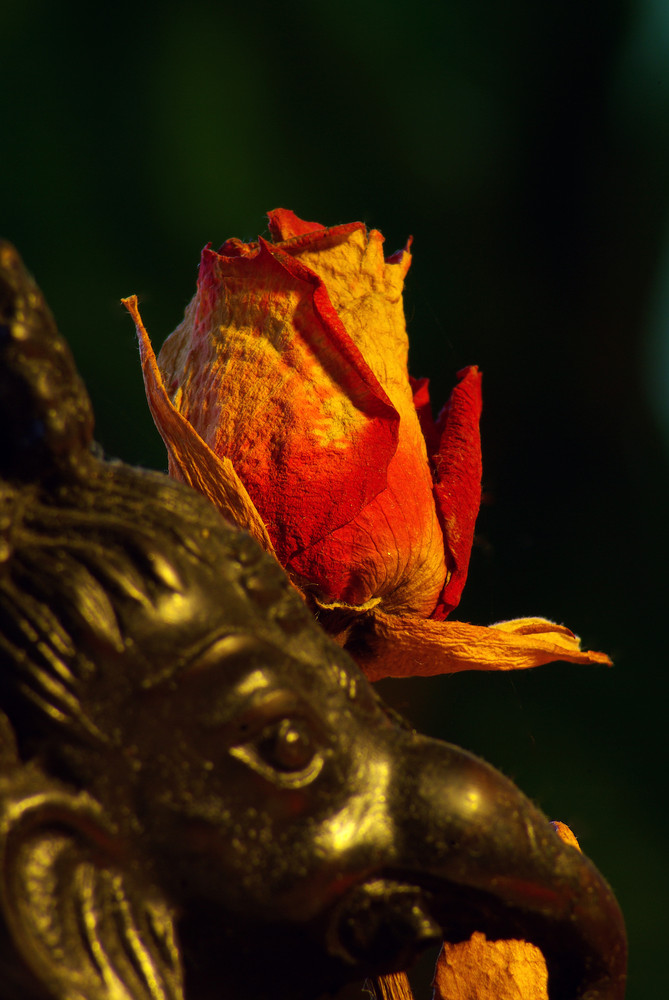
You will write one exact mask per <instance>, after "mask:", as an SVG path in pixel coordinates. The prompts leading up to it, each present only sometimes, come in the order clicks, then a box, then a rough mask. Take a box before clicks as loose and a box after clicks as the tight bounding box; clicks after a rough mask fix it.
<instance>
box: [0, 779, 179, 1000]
mask: <svg viewBox="0 0 669 1000" xmlns="http://www.w3.org/2000/svg"><path fill="white" fill-rule="evenodd" d="M3 772H4V773H3V774H2V777H1V778H0V910H1V912H2V917H3V918H4V924H5V927H6V930H7V933H8V935H9V938H10V939H11V942H12V945H13V948H14V951H15V953H16V955H17V958H19V959H20V964H21V965H22V967H23V968H24V972H23V973H21V974H16V975H17V979H16V983H17V986H16V989H15V991H13V992H12V991H11V988H10V992H9V993H5V992H3V997H7V998H8V1000H13V998H14V996H16V997H17V998H19V997H21V998H24V997H26V998H27V997H29V996H30V997H33V996H35V997H49V998H53V1000H84V998H85V1000H183V991H182V982H181V968H180V962H179V953H178V949H177V945H176V942H175V939H174V929H173V920H172V914H171V913H170V911H169V908H168V906H167V905H166V903H165V902H164V901H163V900H162V899H160V898H158V897H157V895H155V894H154V895H153V896H152V895H151V892H147V890H146V889H145V888H144V886H142V888H141V891H140V890H139V888H138V886H137V884H136V881H137V880H136V879H135V878H133V877H132V874H131V869H130V868H129V866H128V865H127V863H126V859H125V852H124V851H123V850H122V844H121V843H120V841H119V839H118V838H117V837H116V836H115V835H114V834H113V832H112V831H111V830H110V829H109V826H108V825H107V824H106V822H105V820H104V817H103V815H102V810H101V809H100V807H99V806H98V804H97V803H96V802H95V801H94V800H93V799H92V798H90V796H88V795H86V794H85V793H74V792H72V791H70V790H68V789H67V788H65V787H64V786H61V785H58V784H56V783H55V782H52V781H51V780H50V779H48V778H45V777H44V775H42V774H41V772H39V771H38V770H37V769H36V768H34V767H32V766H29V767H21V766H18V767H17V768H15V769H14V770H13V771H8V770H7V769H6V768H3ZM21 977H23V978H21ZM21 984H23V985H21ZM27 984H32V985H31V986H28V985H27Z"/></svg>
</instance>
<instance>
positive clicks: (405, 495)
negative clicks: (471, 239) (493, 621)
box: [158, 213, 447, 614]
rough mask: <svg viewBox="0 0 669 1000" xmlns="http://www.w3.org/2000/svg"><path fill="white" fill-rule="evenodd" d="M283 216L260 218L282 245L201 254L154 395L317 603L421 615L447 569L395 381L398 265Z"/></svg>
mask: <svg viewBox="0 0 669 1000" xmlns="http://www.w3.org/2000/svg"><path fill="white" fill-rule="evenodd" d="M272 215H276V213H272ZM291 216H292V213H284V218H282V219H276V218H274V219H272V216H270V219H271V223H272V225H273V229H274V231H275V232H277V234H278V235H285V234H286V233H288V234H290V238H288V239H285V240H283V241H282V242H281V243H279V244H276V245H272V244H269V243H267V242H265V241H263V240H260V241H259V243H258V244H243V243H240V242H239V241H236V240H229V241H228V242H227V243H226V244H224V245H223V247H222V248H221V251H220V252H219V253H215V252H214V251H212V250H211V249H209V248H207V249H205V251H204V252H203V255H202V261H201V265H200V274H199V279H198V290H197V294H196V296H195V298H194V300H193V302H192V303H191V305H190V306H189V307H188V310H187V312H186V316H185V318H184V321H183V323H182V324H181V326H180V327H179V328H178V329H177V330H176V331H175V332H174V333H173V334H172V335H171V337H169V338H168V340H167V341H166V343H165V345H164V347H163V349H162V351H161V352H160V355H159V358H158V362H159V366H160V370H161V373H162V376H163V380H164V383H165V385H166V388H167V391H168V393H169V395H170V398H171V401H172V403H173V405H174V406H175V407H176V409H177V410H179V412H180V413H181V414H182V415H183V417H185V419H186V420H187V421H188V422H189V423H190V424H191V425H192V427H193V428H194V429H195V430H196V431H197V433H198V434H199V435H200V436H201V437H202V439H203V440H204V441H205V442H206V444H207V445H208V446H209V447H210V448H211V450H212V451H213V452H214V453H215V454H216V455H219V456H226V457H227V458H228V459H229V460H230V461H231V463H232V465H233V467H234V469H235V470H236V472H237V474H238V475H239V477H240V479H241V480H242V481H243V483H244V485H245V487H246V489H247V490H248V493H249V496H250V497H251V499H252V501H253V503H254V505H255V507H256V508H257V510H258V511H259V513H260V516H261V517H262V519H263V521H264V522H265V524H266V526H267V530H268V532H269V535H270V537H271V539H272V542H273V544H274V547H275V550H276V553H277V556H278V558H279V560H280V562H281V563H282V564H283V565H284V566H285V567H286V568H287V569H288V571H289V572H290V573H291V575H292V576H293V577H294V578H297V580H298V581H304V582H305V583H306V584H309V585H310V586H311V587H312V589H313V588H314V587H315V594H316V597H317V599H318V600H320V601H321V602H322V603H323V604H325V605H328V604H339V603H341V604H346V605H355V606H366V605H369V603H370V602H378V601H381V602H382V604H383V606H384V607H385V608H386V609H387V610H392V609H393V608H395V607H399V608H401V609H402V610H405V611H417V612H419V613H421V614H430V613H431V611H432V610H433V609H434V608H435V606H436V604H437V601H438V599H439V596H440V593H441V591H442V589H443V585H444V580H445V579H446V576H447V568H446V563H445V553H444V541H443V535H442V531H441V527H440V524H439V519H438V516H437V511H436V508H435V503H434V497H433V492H432V475H431V472H430V466H429V462H428V457H427V450H426V446H425V441H424V438H423V434H422V431H421V428H420V423H419V421H418V417H417V414H416V410H415V408H414V405H413V395H412V391H411V387H410V385H409V380H408V374H407V354H408V342H407V336H406V330H405V325H404V313H403V306H402V286H403V280H404V276H405V274H406V271H407V269H408V266H409V263H410V257H409V254H408V252H405V253H402V254H400V255H395V257H394V258H393V259H392V261H391V262H387V261H385V259H384V257H383V251H382V237H381V235H380V234H379V233H377V232H375V231H371V232H369V233H368V232H367V231H366V229H365V227H364V226H363V225H362V224H360V223H354V224H351V225H347V226H339V227H334V228H332V229H323V228H320V229H316V230H313V231H311V232H306V233H305V232H299V231H298V232H295V230H296V229H299V228H300V227H298V226H297V225H296V224H295V223H294V222H293V220H294V219H296V217H292V219H291V218H290V217H291ZM297 221H298V222H299V221H300V220H297ZM310 225H311V224H309V223H302V226H303V227H306V228H307V229H308V228H309V227H310ZM313 225H315V224H313Z"/></svg>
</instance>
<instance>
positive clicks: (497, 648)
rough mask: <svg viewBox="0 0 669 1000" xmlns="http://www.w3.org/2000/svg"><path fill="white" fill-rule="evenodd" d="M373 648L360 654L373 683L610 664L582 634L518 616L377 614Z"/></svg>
mask: <svg viewBox="0 0 669 1000" xmlns="http://www.w3.org/2000/svg"><path fill="white" fill-rule="evenodd" d="M373 622H374V636H375V639H374V640H372V642H373V650H372V652H371V653H369V654H358V653H356V659H357V661H358V663H359V664H360V666H361V667H362V669H363V670H364V671H365V673H366V674H367V677H368V678H369V679H370V680H372V681H377V680H380V679H381V678H382V677H412V676H421V677H428V676H433V675H435V674H452V673H457V672H458V671H460V670H524V669H527V668H528V667H536V666H539V665H540V664H542V663H550V662H552V661H554V660H565V661H567V662H569V663H604V664H609V665H610V663H611V661H610V659H609V658H608V656H606V654H604V653H596V652H589V651H585V650H582V649H581V646H580V640H579V638H578V636H576V635H574V633H573V632H571V631H570V630H569V629H568V628H565V626H564V625H556V624H555V623H554V622H550V621H547V620H546V619H545V618H518V619H515V620H514V621H508V622H498V623H497V624H496V625H490V626H488V627H485V626H481V625H467V624H465V623H464V622H452V621H446V622H439V621H434V620H433V619H421V618H418V617H417V616H412V615H386V614H383V613H381V612H380V611H378V610H375V611H374V612H373Z"/></svg>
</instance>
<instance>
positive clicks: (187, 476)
mask: <svg viewBox="0 0 669 1000" xmlns="http://www.w3.org/2000/svg"><path fill="white" fill-rule="evenodd" d="M121 301H122V302H123V305H124V306H125V307H126V309H127V310H128V312H129V313H130V315H131V316H132V318H133V320H134V321H135V327H136V329H137V336H138V338H139V350H140V356H141V359H142V373H143V375H144V385H145V388H146V396H147V399H148V402H149V408H150V410H151V415H152V417H153V419H154V422H155V425H156V427H157V428H158V432H159V433H160V436H161V437H162V439H163V441H164V442H165V447H166V448H167V452H168V456H169V464H170V475H171V476H172V477H173V478H174V479H178V480H180V481H181V482H183V483H187V484H188V485H189V486H191V487H192V488H193V489H194V490H197V492H198V493H202V494H203V495H204V496H206V497H207V499H208V500H210V501H211V502H212V503H213V504H214V506H215V507H217V508H218V509H219V511H220V512H221V514H222V515H223V516H224V517H225V518H227V519H228V520H229V521H232V522H233V524H236V525H237V526H238V527H240V528H245V529H246V531H248V532H249V534H250V535H252V536H253V538H255V539H256V541H257V542H259V543H260V545H262V547H263V548H264V549H265V551H266V552H269V553H271V554H272V555H274V548H273V546H272V542H271V540H270V537H269V534H268V533H267V528H266V527H265V524H264V522H263V520H262V518H261V517H260V515H259V513H258V511H257V510H256V508H255V506H254V505H253V502H252V501H251V498H250V497H249V495H248V493H247V492H246V489H245V488H244V484H243V483H242V481H241V480H240V479H239V477H238V476H237V473H236V472H235V470H234V466H233V464H232V462H231V461H230V460H229V459H227V458H225V457H222V458H219V457H218V456H217V455H215V454H214V452H213V451H212V450H211V448H209V446H208V445H207V444H205V442H204V441H203V440H202V438H201V437H200V436H199V434H197V432H196V431H194V430H193V428H192V427H191V425H190V424H189V423H188V421H187V420H185V419H184V418H183V417H182V416H181V414H180V413H179V411H178V410H177V409H176V408H175V407H174V406H173V405H172V403H171V401H170V398H169V396H168V395H167V392H166V391H165V386H164V385H163V380H162V378H161V375H160V371H159V369H158V363H157V361H156V356H155V354H154V352H153V348H152V347H151V341H150V340H149V336H148V334H147V332H146V329H145V327H144V324H143V323H142V319H141V316H140V314H139V308H138V305H137V296H136V295H131V296H130V297H129V298H127V299H122V300H121Z"/></svg>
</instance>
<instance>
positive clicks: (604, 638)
mask: <svg viewBox="0 0 669 1000" xmlns="http://www.w3.org/2000/svg"><path fill="white" fill-rule="evenodd" d="M0 39H1V41H0V46H1V50H2V65H3V90H2V97H1V98H0V101H1V107H0V110H1V115H2V129H1V132H0V231H1V232H2V234H3V235H4V236H5V237H6V238H8V239H10V240H11V241H12V242H14V243H15V244H16V246H17V247H18V249H19V250H20V252H21V253H22V255H23V257H24V259H25V262H26V264H27V266H28V267H29V268H30V269H31V270H32V271H33V273H34V274H35V275H36V277H37V280H38V282H39V283H40V285H41V286H42V288H43V290H44V292H45V294H46V296H47V299H48V301H49V302H50V304H51V307H52V309H53V311H54V313H55V316H56V319H57V321H58V323H59V326H60V328H61V330H62V331H63V333H64V334H65V335H66V336H67V338H68V339H69V341H70V343H71V345H72V347H73V350H74V353H75V356H76V359H77V362H78V364H79V367H80V369H81V371H82V374H83V375H84V378H85V380H86V382H87V385H88V387H89V390H90V392H91V395H92V397H93V402H94V406H95V410H96V414H97V436H98V439H99V440H100V441H101V443H102V444H103V446H104V447H105V449H106V451H107V452H108V453H109V454H110V455H116V456H119V457H121V458H124V459H125V460H127V461H131V462H134V463H138V464H142V465H147V466H151V467H154V468H164V466H165V458H164V452H163V449H162V445H161V442H160V440H159V438H158V436H157V433H156V431H155V430H154V428H153V424H152V422H151V418H150V416H149V413H148V409H147V407H146V404H145V401H144V395H143V389H142V384H141V378H140V370H139V361H138V355H137V349H136V345H135V339H134V330H133V327H132V324H131V322H130V320H129V318H128V317H127V316H126V314H125V313H124V311H123V310H122V308H121V307H120V305H119V299H120V297H121V296H122V295H128V294H130V293H132V292H137V293H138V294H139V295H140V300H141V302H142V310H143V316H144V319H145V322H146V324H147V327H148V329H149V332H150V333H151V335H152V336H153V339H154V343H156V344H157V345H158V344H159V343H160V342H161V341H162V339H163V338H164V336H165V335H166V334H167V333H168V332H169V331H170V330H171V329H173V327H174V326H176V324H177V323H178V322H179V320H180V318H181V315H182V312H183V308H184V306H185V304H186V303H187V301H188V300H189V299H190V297H191V295H192V293H193V291H194V288H195V279H196V273H197V264H198V260H199V252H200V249H201V248H202V246H203V245H204V244H205V243H207V242H209V241H211V242H212V243H213V244H214V246H217V245H219V244H220V243H221V242H222V241H223V240H224V239H226V238H227V237H229V236H238V237H241V238H243V239H254V238H255V237H256V236H257V234H258V233H265V234H266V232H267V229H266V220H265V218H264V214H263V213H264V212H265V211H266V210H268V209H270V208H274V207H276V206H284V207H288V208H292V209H293V210H294V211H296V212H297V213H298V214H299V215H301V216H302V217H304V218H307V219H316V220H318V221H320V222H322V223H324V224H328V225H332V224H336V223H342V222H349V221H354V220H362V221H364V222H366V223H367V224H368V225H369V226H373V227H376V228H379V229H381V230H382V231H383V232H384V234H385V236H386V246H387V248H388V252H389V253H390V252H392V251H393V250H396V249H397V248H399V247H400V246H402V245H404V243H405V241H406V237H407V236H408V235H409V234H413V236H414V247H413V250H414V264H413V267H412V269H411V271H410V273H409V276H408V280H407V293H406V309H407V316H408V322H409V332H410V335H411V340H412V354H411V368H412V373H413V374H415V375H429V376H430V378H431V380H432V395H433V399H434V401H435V403H436V405H437V407H438V406H439V405H440V404H441V403H442V402H443V401H444V400H445V399H446V397H447V395H448V392H449V391H450V388H451V386H452V383H453V381H454V373H455V371H456V370H458V369H459V368H461V367H462V366H464V365H465V364H470V363H477V364H479V365H480V367H481V368H482V370H483V372H484V406H485V409H484V417H483V425H482V428H483V441H484V487H485V491H486V503H485V505H484V508H483V510H482V514H481V516H480V520H479V526H478V539H477V545H476V549H475V552H474V556H473V560H472V567H471V571H470V579H469V583H468V586H467V588H466V590H465V596H464V599H463V601H462V604H461V606H460V608H459V609H458V611H457V612H456V613H455V617H458V618H462V619H463V620H468V621H473V622H476V623H479V624H488V623H490V622H492V621H495V620H500V619H504V618H509V617H520V616H525V615H545V616H547V617H551V618H554V619H555V620H558V621H562V622H565V623H566V624H568V625H569V626H570V627H572V628H574V629H575V630H576V631H577V632H579V634H580V635H581V636H582V638H583V640H584V643H585V644H586V645H587V646H589V647H591V648H596V649H604V650H606V651H608V652H609V653H610V654H611V655H612V656H613V658H614V659H615V662H616V666H615V669H613V670H607V669H605V668H591V667H575V666H569V665H562V664H555V665H552V666H546V667H542V668H540V669H538V670H537V671H535V672H527V673H524V674H515V675H513V676H509V675H507V676H495V675H491V674H480V675H467V676H465V675H460V676H455V677H450V678H436V679H430V680H423V681H413V682H385V683H384V685H383V688H384V692H385V693H386V694H387V695H388V697H389V698H391V699H392V700H393V702H394V703H395V704H396V705H398V706H399V707H400V708H401V709H402V710H403V711H405V712H406V713H407V714H408V715H409V716H410V717H411V718H412V719H413V720H414V721H415V723H416V725H417V726H419V727H420V728H423V729H425V730H427V731H429V732H430V733H432V734H434V735H438V736H441V737H443V738H446V739H449V740H451V741H452V742H456V743H459V744H461V745H462V746H465V747H467V748H468V749H471V750H474V751H475V752H477V753H480V754H482V755H483V756H485V757H486V758H487V759H488V760H489V761H490V762H491V763H493V764H495V765H496V766H498V767H500V768H501V769H502V770H503V771H505V773H507V774H508V775H509V776H510V777H511V778H513V780H514V781H516V783H517V784H518V785H519V786H520V787H521V788H523V790H524V791H525V792H527V793H528V794H529V795H530V796H531V797H532V798H533V799H535V800H536V801H537V802H538V803H539V804H540V805H541V807H542V808H543V809H544V811H545V812H547V813H548V814H549V816H550V817H551V818H556V819H561V820H563V821H565V822H567V823H569V825H570V826H572V827H573V829H574V831H575V833H576V834H577V836H578V837H579V839H580V841H581V844H582V846H583V848H584V850H585V851H586V853H588V854H589V855H590V856H591V857H592V858H593V860H594V861H595V863H596V864H597V865H598V867H599V868H600V869H601V870H602V871H603V872H604V873H605V874H606V875H607V877H608V878H609V880H610V882H611V883H612V885H613V887H614V889H615V890H616V892H617V894H618V896H619V899H620V902H621V904H622V907H623V910H624V911H625V913H626V916H627V921H628V928H629V935H630V945H631V978H630V986H629V993H628V996H629V1000H643V998H646V997H649V996H653V995H657V994H658V990H659V989H660V987H659V984H660V983H661V982H664V981H665V979H666V973H665V970H664V968H663V961H664V951H665V950H666V943H665V925H666V907H667V903H668V902H669V884H668V883H669V876H668V871H667V869H668V866H667V861H666V851H665V844H666V834H665V828H666V822H667V807H666V804H665V801H664V797H665V794H666V793H665V792H664V791H662V787H663V786H662V784H661V781H662V779H663V777H664V775H665V773H666V769H667V763H668V756H667V752H666V741H667V735H666V733H667V696H668V694H669V683H668V681H667V669H666V660H667V657H666V653H665V642H664V637H663V629H664V625H665V622H666V620H667V617H668V613H667V607H666V604H667V585H666V566H667V563H668V562H669V530H668V528H667V523H666V511H667V505H668V504H667V501H668V499H669V469H668V453H669V452H668V450H669V243H668V242H667V232H666V221H667V203H668V200H669V178H668V167H669V8H668V7H667V6H666V5H665V4H664V2H663V0H637V2H627V3H623V2H620V0H606V2H604V0H586V2H585V3H584V2H583V0H580V2H576V0H562V2H555V0H553V2H549V3H545V4H535V3H531V2H530V0H508V2H507V3H505V4H503V5H502V4H500V5H492V4H491V5H485V9H483V10H482V9H481V7H480V6H479V5H475V4H471V3H470V2H469V0H445V2H443V3H439V4H438V3H431V2H422V0H416V2H413V3H410V4H405V3H399V2H398V0H340V2H339V3H338V4H337V5H334V4H325V3H319V2H314V0H310V2H306V0H305V2H295V0H288V2H286V3H282V4H278V3H275V2H273V0H267V2H253V0H249V2H247V3H234V4H233V3H230V2H219V3H216V4H214V3H205V2H203V0H190V2H189V3H188V5H187V6H186V4H179V3H173V2H172V3H171V2H169V0H163V2H161V3H157V2H155V0H148V2H145V3H143V4H141V5H137V4H136V2H135V0H133V3H132V4H131V3H129V2H128V0H119V2H117V3H116V4H115V5H114V8H113V10H112V9H110V8H108V7H105V6H102V7H91V6H90V5H89V4H84V3H76V2H67V0H64V2H62V3H59V4H53V3H49V2H47V0H20V2H19V0H2V3H0Z"/></svg>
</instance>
